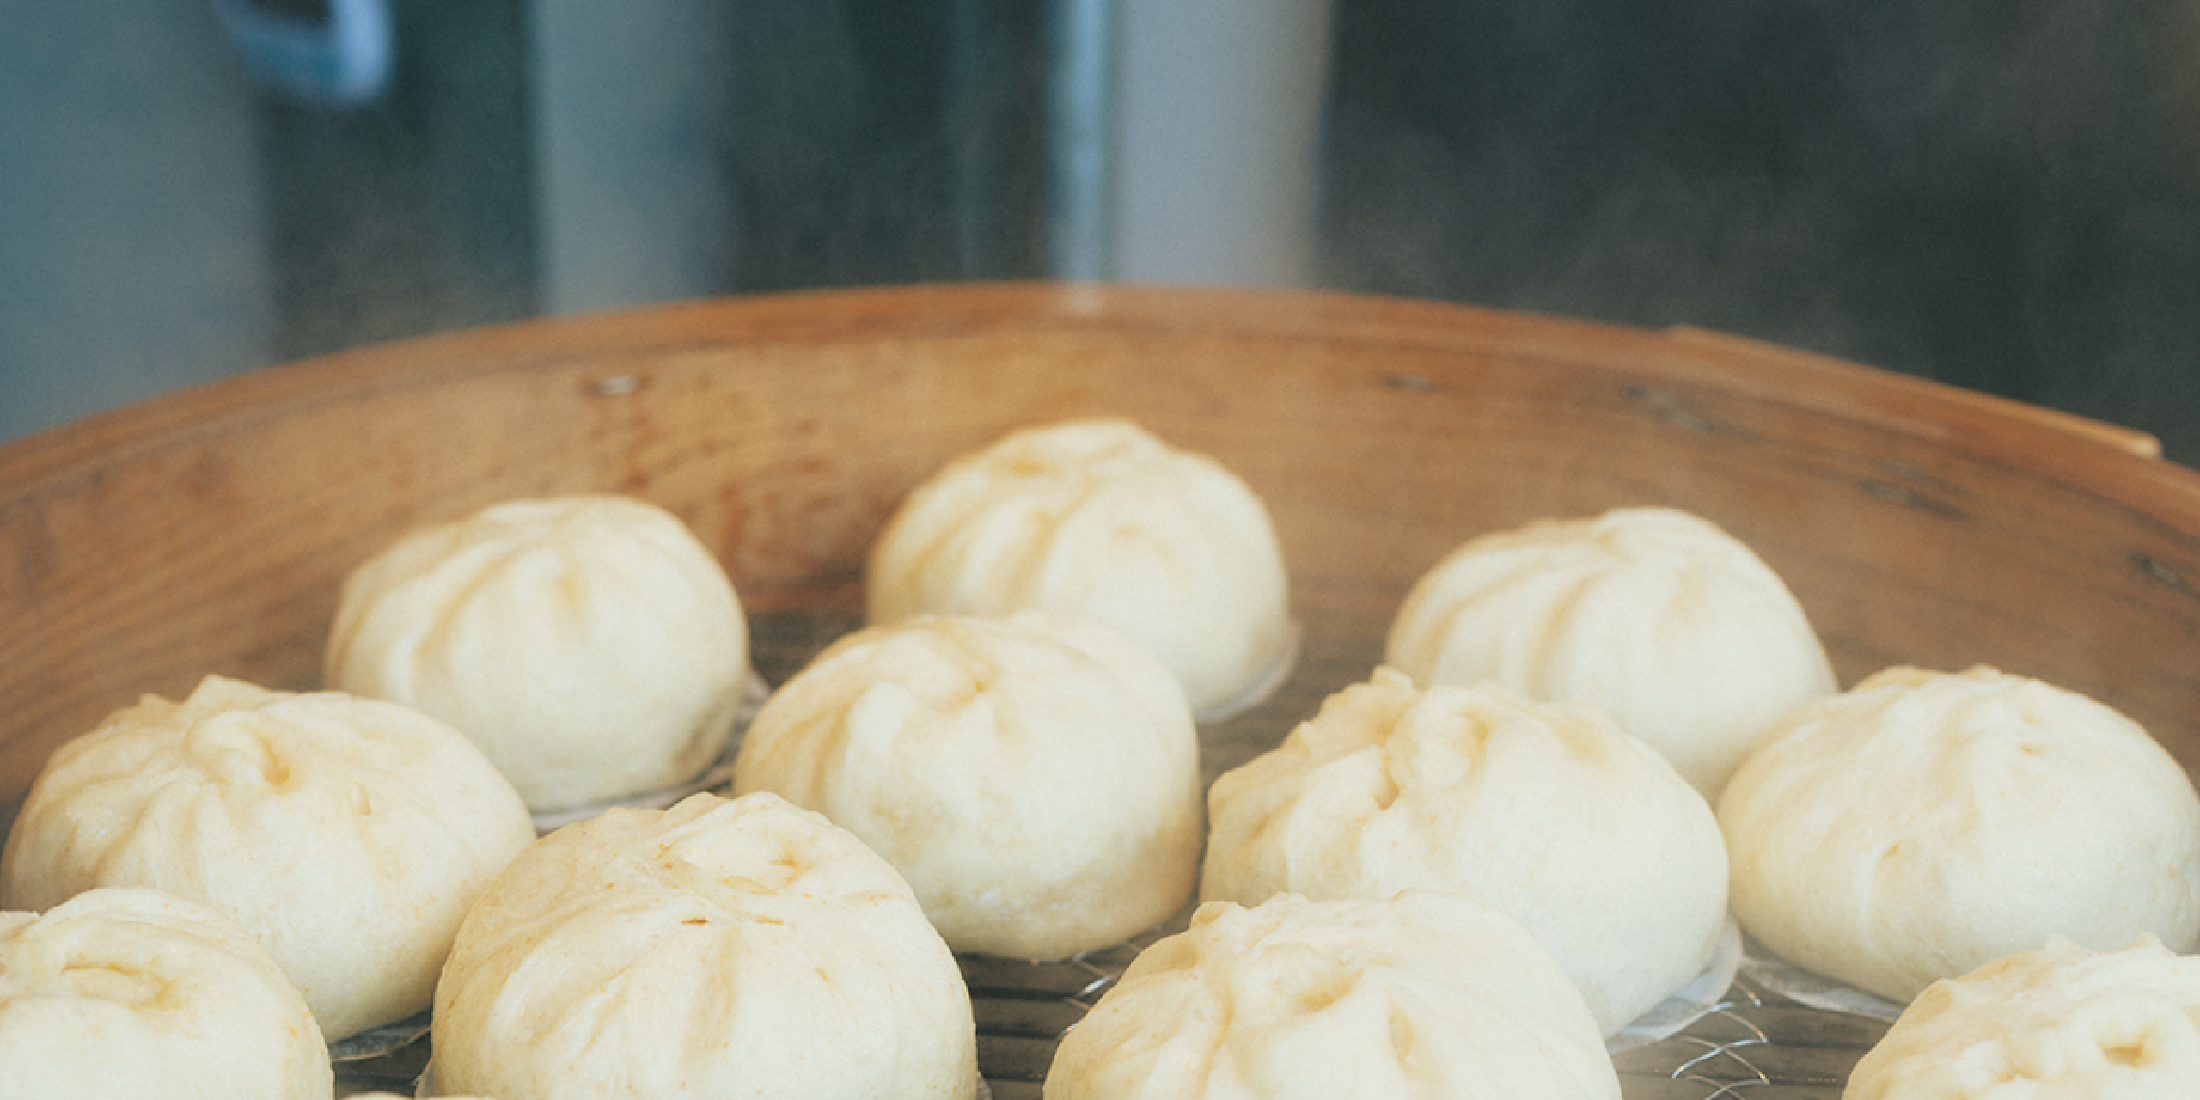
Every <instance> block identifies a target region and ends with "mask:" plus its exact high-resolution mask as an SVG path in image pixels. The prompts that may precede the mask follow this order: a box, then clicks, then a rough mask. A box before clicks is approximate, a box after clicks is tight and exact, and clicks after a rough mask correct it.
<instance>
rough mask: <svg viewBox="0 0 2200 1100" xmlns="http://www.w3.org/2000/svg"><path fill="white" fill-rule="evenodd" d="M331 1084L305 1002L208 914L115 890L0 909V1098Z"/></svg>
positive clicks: (154, 1098)
mask: <svg viewBox="0 0 2200 1100" xmlns="http://www.w3.org/2000/svg"><path fill="white" fill-rule="evenodd" d="M334 1088H335V1075H334V1072H333V1070H332V1068H331V1066H330V1064H329V1058H328V1045H327V1044H326V1043H325V1042H324V1041H323V1040H322V1035H321V1029H320V1027H319V1025H318V1024H316V1023H315V1021H314V1018H313V1014H312V1012H311V1011H310V1010H309V1009H307V1007H306V1002H305V999H304V998H303V997H300V996H299V995H298V991H297V989H296V988H295V987H293V986H292V985H291V983H290V980H289V979H288V978H287V977H285V976H284V975H283V971H282V968H281V967H279V966H277V965H276V963H275V960H274V959H273V958H272V957H270V956H269V955H268V953H267V951H266V950H265V949H263V948H261V947H260V945H259V944H257V943H255V942H253V940H252V937H251V936H249V935H248V934H246V932H245V930H244V929H242V928H240V927H238V926H237V924H236V922H235V921H232V920H230V919H229V918H227V917H225V916H223V915H222V914H221V913H219V912H217V911H215V910H214V909H212V908H209V907H207V906H204V905H201V904H199V903H197V902H194V901H190V900H188V899H185V898H180V897H176V896H175V895H172V894H166V893H162V892H160V891H157V890H145V889H138V888H131V887H118V888H111V889H97V890H89V891H86V892H84V893H82V894H79V895H77V896H76V897H74V898H71V899H69V900H68V901H65V902H63V903H61V904H59V905H57V906H54V907H53V908H52V909H49V910H47V911H46V912H44V913H43V914H38V913H30V912H22V911H10V912H0V1096H6V1097H10V1098H16V1097H20V1098H22V1100H33V1098H36V1100H327V1098H328V1096H329V1094H330V1093H331V1092H332V1091H333V1090H334Z"/></svg>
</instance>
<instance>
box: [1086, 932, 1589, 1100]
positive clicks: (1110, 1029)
mask: <svg viewBox="0 0 2200 1100" xmlns="http://www.w3.org/2000/svg"><path fill="white" fill-rule="evenodd" d="M1619 1094H1620V1092H1619V1078H1618V1075H1617V1074H1616V1073H1615V1072H1614V1070H1613V1067H1612V1061H1611V1058H1610V1057H1609V1056H1608V1055H1607V1054H1606V1053H1605V1050H1604V1042H1603V1038H1602V1036H1600V1035H1599V1034H1598V1031H1597V1026H1596V1023H1595V1022H1594V1020H1592V1019H1591V1017H1590V1015H1589V1011H1588V1008H1587V1007H1586V1006H1585V1005H1584V1004H1583V1003H1582V1000H1581V994H1580V993H1579V992H1578V991H1577V990H1575V988H1574V987H1573V985H1572V983H1570V982H1569V981H1567V979H1566V976H1565V975H1564V974H1562V973H1560V972H1559V970H1558V968H1557V967H1556V966H1554V965H1553V964H1552V962H1551V959H1550V956H1549V955H1548V954H1547V953H1545V952H1544V950H1543V949H1542V947H1541V946H1540V945H1538V944H1537V943H1536V941H1535V939H1534V938H1533V937H1531V936H1529V935H1528V934H1527V932H1526V931H1524V930H1523V929H1522V928H1521V927H1520V926H1519V924H1517V923H1516V922H1514V921H1513V920H1511V919H1510V918H1508V917H1506V916H1504V915H1503V914H1501V913H1498V912H1497V911H1495V910H1493V909H1489V908H1485V907H1483V906H1480V905H1476V904H1474V903H1472V902H1469V901H1467V900H1465V899H1463V898H1459V897H1456V896H1452V895H1448V894H1441V893H1434V892H1427V891H1409V892H1406V893H1403V894H1400V895H1398V896H1396V897H1395V898H1387V899H1379V900H1378V899H1342V900H1336V901H1328V902H1320V903H1314V902H1309V901H1307V900H1306V899H1305V898H1301V897H1297V896H1294V895H1289V894H1279V895H1277V896H1275V897H1273V898H1271V899H1269V900H1268V901H1266V902H1263V903H1262V904H1260V905H1258V906H1255V907H1253V908H1250V909H1248V908H1242V907H1240V906H1238V905H1235V904H1232V903H1229V902H1214V903H1211V904H1208V905H1205V906H1202V907H1200V909H1199V911H1198V912H1197V913H1196V914H1195V915H1194V916H1193V918H1192V924H1191V927H1190V928H1189V929H1188V930H1186V931H1185V932H1182V933H1180V934H1178V935H1175V936H1171V937H1169V938H1167V939H1163V940H1161V941H1160V942H1158V943H1155V944H1154V945H1153V946H1151V947H1149V948H1147V949H1146V950H1144V951H1142V952H1140V953H1139V955H1138V957H1137V959H1135V960H1134V961H1133V962H1132V963H1131V966H1130V969H1129V970H1128V971H1126V972H1125V973H1124V974H1123V977H1122V980H1121V981H1119V982H1117V983H1116V984H1115V985H1114V986H1113V987H1111V988H1110V989H1109V990H1108V991H1107V993H1106V994H1105V995H1103V996H1102V997H1101V998H1100V1002H1099V1003H1098V1004H1097V1005H1095V1006H1093V1009H1092V1012H1091V1013H1090V1014H1088V1015H1087V1016H1086V1017H1085V1018H1084V1019H1083V1020H1082V1021H1080V1022H1079V1023H1078V1024H1077V1025H1076V1026H1075V1027H1072V1028H1071V1029H1070V1030H1069V1034H1068V1035H1066V1036H1064V1037H1063V1039H1062V1043H1061V1046H1060V1047H1059V1048H1058V1049H1057V1050H1056V1052H1055V1057H1054V1062H1053V1065H1052V1066H1051V1068H1049V1070H1048V1071H1047V1076H1046V1085H1045V1097H1046V1100H1117V1098H1132V1097H1137V1098H1145V1097H1170V1098H1172V1100H1195V1098H1196V1100H1240V1098H1242V1100H1255V1098H1259V1100H1293V1098H1297V1097H1305V1098H1308V1100H1336V1098H1339V1097H1362V1096H1364V1097H1444V1098H1447V1100H1577V1098H1579V1100H1589V1098H1597V1100H1617V1098H1618V1096H1619Z"/></svg>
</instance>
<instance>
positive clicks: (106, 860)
mask: <svg viewBox="0 0 2200 1100" xmlns="http://www.w3.org/2000/svg"><path fill="white" fill-rule="evenodd" d="M534 835H535V834H534V826H533V824H532V823H531V822H530V820H529V819H528V816H527V810H526V807H525V806H523V805H521V803H520V800H519V795H518V794H517V793H515V792H514V791H513V790H512V787H511V785H510V784H509V783H506V782H505V781H504V777H503V776H501V775H499V774H497V771H496V769H495V768H494V767H492V766H490V764H489V762H488V760H486V759H484V758H483V757H482V755H481V752H480V751H479V750H478V749H476V748H474V746H473V745H472V744H471V743H469V742H468V741H467V740H466V739H465V738H463V737H461V736H459V734H458V733H457V732H455V731H453V730H452V729H451V728H450V727H448V726H445V725H444V724H442V723H441V722H437V721H435V720H434V719H432V718H429V717H427V716H426V715H423V714H420V713H419V712H417V711H414V710H411V709H409V708H406V707H402V706H399V705H397V704H394V703H386V702H380V701H376V700H371V699H359V698H354V697H352V696H348V695H344V694H342V693H339V692H313V693H307V694H294V693H289V692H278V691H268V690H265V689H262V688H259V687H255V686H253V685H251V684H246V683H242V682H239V681H235V680H226V679H223V678H221V677H218V676H210V677H208V678H206V679H205V680H204V681H203V682H201V683H200V684H199V686H198V688H197V689H196V690H195V691H193V692H192V693H191V695H190V697H189V698H187V699H185V700H184V701H183V702H181V703H175V702H170V701H168V700H166V699H162V698H159V697H157V696H147V697H146V698H145V699H144V700H143V701H141V702H139V703H138V704H137V705H136V706H132V707H126V708H124V709H122V710H119V711H116V712H115V713H114V714H113V715H110V716H109V717H108V718H107V720H106V721H105V722H104V723H103V724H102V725H101V726H100V727H99V728H98V729H96V730H94V731H92V732H91V733H88V734H85V735H83V736H81V737H78V738H76V739H75V740H72V741H70V742H68V743H66V744H64V745H62V746H61V748H59V749H58V750H56V751H55V752H54V754H53V756H52V757H51V758H50V759H49V760H48V761H47V763H46V767H45V770H44V771H42V772H40V773H39V776H38V779H37V781H36V782H35V783H34V784H33V785H32V787H31V792H30V795H29V797H28V799H26V800H25V802H24V803H23V809H22V813H21V816H19V817H18V818H17V819H16V822H15V826H14V829H13V830H12V831H11V832H10V833H9V834H8V840H7V848H6V851H5V854H4V855H0V903H4V904H6V905H7V906H8V907H9V908H15V909H34V910H35V909H46V908H50V907H52V906H55V905H59V904H60V903H61V902H63V901H65V900H67V899H68V898H70V897H72V896H74V895H76V894H78V893H80V892H82V891H85V890H89V889H92V888H94V887H99V886H145V887H153V888H157V889H161V890H166V891H168V892H170V893H174V894H179V895H182V896H184V897H188V898H192V899H194V900H197V901H201V902H204V903H206V904H208V905H210V906H212V907H213V908H215V909H218V910H220V911H221V912H222V913H223V914H225V915H227V916H228V917H229V918H231V919H233V920H235V921H236V922H237V923H238V924H239V925H241V926H243V927H244V929H245V930H246V931H248V932H250V933H251V935H252V937H253V938H254V939H255V940H257V941H259V943H260V944H261V945H262V946H263V947H265V948H266V949H267V951H268V953H269V954H271V955H273V956H274V957H275V960H276V961H277V962H278V963H280V964H281V965H282V968H283V971H284V972H285V973H287V974H288V975H289V976H290V979H291V981H292V982H293V983H294V984H295V985H296V986H297V987H298V990H299V992H300V993H302V994H303V995H304V996H305V999H306V1003H307V1004H309V1005H312V1006H313V1013H314V1015H315V1016H316V1017H317V1018H318V1019H319V1021H320V1024H321V1028H322V1030H323V1031H324V1032H326V1033H327V1035H328V1036H329V1037H330V1038H332V1039H333V1038H341V1037H344V1036H347V1035H351V1034H353V1033H354V1032H358V1031H362V1030H365V1029H367V1028H371V1027H378V1026H381V1025H383V1024H388V1023H392V1022H394V1021H397V1020H401V1019H404V1018H405V1017H407V1016H411V1015H413V1014H415V1013H418V1012H420V1011H422V1010H424V1009H426V1008H427V1007H428V1004H429V1000H430V994H431V990H432V987H433V986H434V984H435V979H436V972H437V970H438V969H439V968H440V967H441V966H442V965H443V956H444V953H445V952H446V951H448V950H449V949H450V945H451V936H452V935H453V933H455V932H456V931H457V929H458V921H459V917H460V916H461V915H463V914H464V913H465V911H466V906H467V905H468V904H469V903H471V902H472V901H473V899H474V896H475V895H476V894H478V893H479V892H480V891H481V890H482V888H483V887H485V886H486V885H487V884H488V882H489V879H490V878H491V876H493V875H495V874H496V873H497V872H498V871H499V870H502V869H503V867H504V864H505V862H506V861H507V860H509V859H511V858H512V857H513V856H514V855H516V854H517V853H518V852H519V851H520V850H521V849H522V848H525V847H526V846H527V845H528V843H529V842H531V841H532V840H533V839H534Z"/></svg>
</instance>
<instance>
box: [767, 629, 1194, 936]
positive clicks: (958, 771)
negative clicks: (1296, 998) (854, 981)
mask: <svg viewBox="0 0 2200 1100" xmlns="http://www.w3.org/2000/svg"><path fill="white" fill-rule="evenodd" d="M734 790H735V791H737V792H743V793H745V792H748V791H754V790H769V791H772V792H775V793H777V794H779V795H782V796H784V797H785V798H787V799H788V800H790V801H792V802H794V803H795V804H797V805H800V806H805V807H808V808H810V809H813V810H817V811H819V812H821V813H823V814H824V815H825V816H826V817H828V818H830V819H831V820H832V821H833V822H834V823H836V824H838V825H840V826H841V827H843V828H846V829H847V830H849V831H850V832H852V833H854V834H855V835H856V836H857V837H858V838H859V839H861V840H862V841H863V842H864V843H865V844H867V845H869V846H870V847H871V849H872V850H874V851H876V852H878V853H879V854H880V855H882V856H884V857H886V859H887V861H888V862H890V863H892V864H893V865H894V866H895V868H896V869H898V870H899V871H900V872H901V874H902V876H903V877H904V878H906V879H907V880H908V881H909V884H910V886H911V887H912V888H913V889H914V890H915V891H916V895H917V898H918V900H919V901H920V902H922V903H923V905H924V909H925V913H926V915H927V916H928V917H929V918H930V919H931V921H932V923H933V925H934V926H935V927H937V928H938V929H939V930H940V934H941V935H942V936H944V937H945V938H946V940H947V942H948V945H949V946H951V947H953V948H954V949H955V950H957V951H968V952H981V953H986V954H993V955H1003V956H1010V957H1017V958H1031V959H1057V958H1062V957H1065V956H1069V955H1073V954H1077V953H1079V952H1083V951H1090V950H1095V949H1097V948H1101V947H1107V946H1109V945H1112V944H1115V943H1119V942H1121V941H1123V940H1125V939H1127V938H1129V937H1130V936H1132V935H1133V934H1135V933H1138V932H1142V931H1145V930H1146V929H1148V928H1150V927H1152V926H1154V925H1157V924H1160V923H1161V922H1162V921H1164V920H1166V919H1167V918H1169V917H1170V916H1172V915H1174V914H1176V913H1177V912H1178V911H1179V910H1180V909H1182V908H1183V906H1184V904H1185V902H1187V901H1189V900H1190V898H1191V895H1192V889H1193V884H1194V882H1195V881H1196V880H1197V878H1198V876H1199V853H1200V846H1201V844H1202V842H1203V841H1204V839H1205V828H1204V821H1203V817H1202V811H1203V804H1202V795H1201V789H1200V771H1199V738H1198V731H1197V730H1196V728H1195V727H1194V725H1193V722H1192V714H1191V710H1190V708H1189V707H1188V706H1187V705H1186V703H1185V700H1184V695H1183V692H1182V691H1181V690H1180V689H1179V688H1178V687H1177V684H1176V680H1175V679H1174V678H1173V677H1172V676H1171V675H1170V674H1169V670H1168V668H1167V667H1165V666H1164V665H1162V664H1161V662H1160V661H1159V660H1158V659H1156V658H1155V657H1153V656H1152V655H1151V654H1150V653H1148V652H1146V651H1145V650H1144V649H1142V648H1140V647H1139V646H1137V645H1135V644H1133V643H1131V642H1130V641H1128V640H1127V639H1124V638H1123V637H1121V636H1120V635H1118V634H1116V633H1114V632H1113V631H1111V630H1108V629H1107V628H1105V627H1102V626H1100V625H1098V624H1096V623H1093V622H1091V621H1089V620H1084V619H1079V618H1075V617H1071V616H1065V615H1056V614H1050V613H1046V612H1036V611H1027V612H1020V613H1017V614H1014V615H1010V616H1007V617H1005V618H1000V619H980V618H971V617H964V616H932V615H924V616H917V617H915V618H910V619H904V620H900V621H898V622H895V623H893V624H890V625H885V626H874V627H868V628H866V629H863V630H860V631H857V632H856V633H854V634H851V635H849V636H847V637H845V638H842V639H841V640H839V641H837V642H835V643H834V644H833V645H832V646H830V647H829V648H827V649H826V650H825V651H824V652H823V653H821V654H819V655H818V657H817V658H816V659H815V660H814V661H812V662H811V663H810V664H809V665H808V666H807V667H805V668H804V669H803V670H802V671H800V672H798V673H797V674H796V675H795V676H794V677H793V678H792V679H790V680H789V681H788V682H787V683H786V684H785V685H783V686H782V687H781V688H780V689H779V690H778V691H776V692H774V693H773V695H772V698H771V700H770V701H769V702H767V703H766V704H765V706H764V708H763V710H762V712H761V713H759V714H758V715H757V717H756V720H755V721H754V722H753V723H752V724H751V726H750V728H749V730H748V732H747V734H746V735H745V736H744V738H743V740H742V743H741V750H740V753H739V755H738V756H737V757H736V758H735V761H734Z"/></svg>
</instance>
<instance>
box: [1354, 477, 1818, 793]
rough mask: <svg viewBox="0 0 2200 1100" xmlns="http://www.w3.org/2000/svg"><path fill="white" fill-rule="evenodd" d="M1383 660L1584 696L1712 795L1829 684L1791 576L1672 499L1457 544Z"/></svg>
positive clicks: (1415, 593)
mask: <svg viewBox="0 0 2200 1100" xmlns="http://www.w3.org/2000/svg"><path fill="white" fill-rule="evenodd" d="M1385 659H1386V661H1387V662H1388V663H1389V664H1390V665H1392V666H1393V667H1395V668H1397V669H1399V670H1401V671H1403V672H1405V673H1406V674H1407V675H1409V676H1411V677H1413V679H1414V680H1415V681H1416V682H1418V683H1421V684H1424V685H1426V684H1473V683H1477V682H1480V681H1483V680H1495V681H1498V682H1500V683H1503V684H1506V685H1509V686H1511V687H1512V688H1514V689H1515V690H1518V691H1522V692H1525V693H1527V694H1528V695H1530V696H1532V697H1534V698H1537V699H1547V700H1552V701H1556V702H1568V703H1581V704H1585V705H1588V706H1592V707H1595V708H1597V709H1598V710H1601V711H1603V712H1605V713H1606V714H1608V715H1610V716H1611V717H1612V718H1613V719H1614V720H1616V721H1617V722H1618V723H1619V724H1620V727H1621V728H1622V729H1625V730H1626V731H1627V732H1629V733H1631V734H1634V735H1635V736H1636V737H1639V738H1641V739H1643V740H1644V741H1646V742H1648V743H1649V744H1650V747H1652V748H1654V749H1656V750H1658V751H1659V752H1661V753H1664V754H1665V757H1666V759H1668V760H1671V761H1672V762H1673V766H1674V767H1675V768H1677V769H1679V771H1680V773H1681V775H1682V777H1683V778H1686V779H1687V780H1688V781H1689V782H1690V783H1691V784H1693V785H1695V787H1696V789H1697V790H1699V791H1702V792H1703V793H1704V797H1705V798H1707V799H1712V800H1714V801H1716V800H1717V798H1718V796H1719V789H1720V788H1721V787H1723V786H1724V785H1725V784H1726V779H1727V776H1728V775H1729V774H1731V773H1732V772H1733V770H1734V768H1735V766H1736V765H1738V764H1740V763H1741V761H1742V758H1743V757H1744V756H1747V755H1748V754H1749V751H1750V750H1751V749H1753V748H1754V747H1756V745H1757V744H1758V743H1759V742H1760V741H1761V739H1762V736H1763V733H1764V731H1765V729H1766V728H1767V727H1769V726H1770V725H1771V724H1772V723H1773V722H1775V721H1777V720H1778V719H1779V718H1781V717H1782V716H1784V715H1785V714H1786V713H1787V712H1788V711H1790V710H1793V709H1794V708H1795V707H1797V706H1799V705H1801V704H1803V703H1805V702H1808V701H1810V700H1812V699H1816V698H1820V697H1822V696H1825V695H1827V694H1830V693H1831V692H1832V691H1833V690H1834V688H1835V684H1834V679H1833V670H1832V666H1831V665H1830V664H1829V663H1828V662H1827V660H1826V652H1825V648H1824V646H1823V645H1821V644H1820V642H1819V640H1818V635H1817V633H1816V632H1815V631H1813V630H1812V629H1811V626H1810V623H1809V622H1808V621H1807V620H1806V619H1805V618H1804V616H1803V609H1802V606H1801V605H1800V604H1798V603H1796V601H1795V597H1794V595H1793V594H1791V593H1790V592H1789V591H1788V589H1787V585H1786V584H1784V583H1782V581H1781V580H1780V578H1779V577H1778V576H1777V575H1776V574H1774V573H1773V571H1772V569H1771V568H1770V567H1769V566H1767V565H1766V564H1765V563H1764V561H1763V560H1762V559H1760V558H1759V557H1758V556H1757V555H1756V554H1755V553H1754V552H1752V551H1751V550H1750V549H1749V547H1747V546H1745V545H1743V544H1742V543H1741V542H1740V541H1738V540H1736V539H1735V538H1734V537H1733V536H1732V535H1729V534H1727V533H1726V532H1725V531H1723V530H1721V529H1720V528H1719V527H1717V526H1716V525H1714V524H1712V523H1711V522H1709V521H1707V520H1704V519H1702V518H1700V517H1697V516H1693V515H1690V514H1688V513H1686V512H1681V511H1676V510H1674V509H1670V508H1624V509H1618V510H1615V511H1611V512H1607V513H1605V514H1603V515H1601V516H1597V517H1594V518H1591V519H1575V520H1564V521H1556V520H1550V521H1544V522H1541V523H1535V524H1530V525H1529V526H1526V527H1522V528H1519V529H1517V530H1512V531H1505V532H1501V533H1497V534H1492V535H1485V536H1483V537H1481V538H1477V539H1474V540H1472V541H1469V542H1467V543H1466V544H1465V545H1463V546H1460V547H1459V548H1458V549H1456V550H1454V551H1452V553H1451V554H1450V555H1449V556H1447V557H1445V558H1444V560H1443V561H1441V562H1439V563H1438V564H1437V565H1436V566H1435V568H1433V569H1431V570H1430V571H1429V572H1428V573H1427V574H1425V575H1424V576H1422V578H1421V579H1420V580H1419V581H1418V582H1417V583H1416V584H1415V585H1414V587H1413V589H1412V591H1411V592H1410V593H1409V594H1408V595H1407V597H1406V602H1405V604H1404V606H1403V607H1402V608H1401V609H1400V610H1399V612H1398V616H1397V619H1396V620H1395V621H1394V622H1393V623H1392V625H1391V630H1390V639H1389V645H1388V652H1387V655H1386V658H1385Z"/></svg>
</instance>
